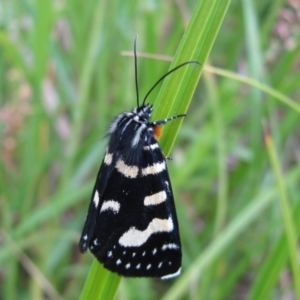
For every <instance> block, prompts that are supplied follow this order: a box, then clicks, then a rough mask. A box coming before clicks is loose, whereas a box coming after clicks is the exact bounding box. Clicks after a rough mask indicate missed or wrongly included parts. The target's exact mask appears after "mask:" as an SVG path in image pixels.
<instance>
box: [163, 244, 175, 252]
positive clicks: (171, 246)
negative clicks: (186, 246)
mask: <svg viewBox="0 0 300 300" xmlns="http://www.w3.org/2000/svg"><path fill="white" fill-rule="evenodd" d="M167 249H175V250H176V249H179V246H178V245H176V244H164V245H163V246H162V247H161V250H163V251H164V250H167Z"/></svg>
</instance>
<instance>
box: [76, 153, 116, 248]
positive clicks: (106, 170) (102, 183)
mask: <svg viewBox="0 0 300 300" xmlns="http://www.w3.org/2000/svg"><path fill="white" fill-rule="evenodd" d="M113 167H114V166H113V159H112V156H111V155H110V154H108V153H106V155H105V157H104V159H103V161H102V164H101V167H100V169H99V172H98V175H97V179H96V183H95V185H94V189H93V193H92V197H91V202H90V205H89V209H88V213H87V216H86V220H85V223H84V226H83V230H82V234H81V237H80V240H79V249H80V251H81V252H85V251H86V249H87V248H88V245H89V244H90V242H91V240H92V238H93V235H94V230H95V226H96V221H97V217H98V214H99V207H100V206H101V204H102V202H103V193H104V191H105V189H106V186H107V182H108V178H109V176H110V174H111V170H112V169H113Z"/></svg>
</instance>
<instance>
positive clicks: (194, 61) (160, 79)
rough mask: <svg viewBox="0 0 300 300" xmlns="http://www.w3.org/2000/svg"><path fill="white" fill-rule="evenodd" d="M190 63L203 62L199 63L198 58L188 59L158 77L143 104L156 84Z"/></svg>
mask: <svg viewBox="0 0 300 300" xmlns="http://www.w3.org/2000/svg"><path fill="white" fill-rule="evenodd" d="M188 64H198V65H201V63H199V62H198V61H196V60H189V61H186V62H184V63H182V64H180V65H178V66H177V67H175V68H174V69H172V70H170V71H168V72H167V73H166V74H165V75H163V76H162V77H161V78H159V79H158V81H157V82H156V83H155V84H154V85H153V87H152V88H151V89H150V90H149V92H148V93H147V94H146V96H145V98H144V100H143V105H144V104H145V102H146V99H147V97H148V96H149V95H150V93H151V92H152V91H153V90H154V89H155V88H156V86H157V85H158V84H159V83H160V82H161V81H163V80H164V79H165V78H166V77H167V76H168V75H170V74H171V73H173V72H174V71H176V70H178V69H179V68H181V67H183V66H185V65H188Z"/></svg>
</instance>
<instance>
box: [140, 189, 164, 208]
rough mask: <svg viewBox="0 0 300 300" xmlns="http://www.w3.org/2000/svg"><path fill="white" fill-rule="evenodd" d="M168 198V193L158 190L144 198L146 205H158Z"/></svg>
mask: <svg viewBox="0 0 300 300" xmlns="http://www.w3.org/2000/svg"><path fill="white" fill-rule="evenodd" d="M166 200H167V194H166V192H165V191H161V192H158V193H156V194H153V195H151V196H146V197H145V199H144V205H146V206H148V205H157V204H160V203H162V202H164V201H166Z"/></svg>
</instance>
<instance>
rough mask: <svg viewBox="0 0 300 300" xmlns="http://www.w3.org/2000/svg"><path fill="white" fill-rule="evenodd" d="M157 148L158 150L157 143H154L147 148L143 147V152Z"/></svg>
mask: <svg viewBox="0 0 300 300" xmlns="http://www.w3.org/2000/svg"><path fill="white" fill-rule="evenodd" d="M157 148H159V145H158V143H155V144H152V145H149V146H144V150H154V149H157Z"/></svg>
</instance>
